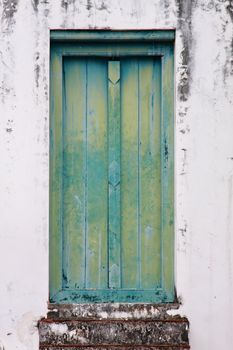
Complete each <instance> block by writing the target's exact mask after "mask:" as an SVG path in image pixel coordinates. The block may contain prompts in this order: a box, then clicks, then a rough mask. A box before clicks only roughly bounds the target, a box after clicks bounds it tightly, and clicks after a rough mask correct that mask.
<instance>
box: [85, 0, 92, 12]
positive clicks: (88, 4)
mask: <svg viewBox="0 0 233 350" xmlns="http://www.w3.org/2000/svg"><path fill="white" fill-rule="evenodd" d="M86 7H87V10H88V11H90V10H91V9H92V7H93V4H92V2H91V0H87V6H86Z"/></svg>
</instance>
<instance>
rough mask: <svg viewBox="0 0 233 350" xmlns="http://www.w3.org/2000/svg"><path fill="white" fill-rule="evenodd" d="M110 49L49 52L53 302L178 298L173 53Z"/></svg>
mask: <svg viewBox="0 0 233 350" xmlns="http://www.w3.org/2000/svg"><path fill="white" fill-rule="evenodd" d="M93 45H94V44H92V46H93ZM111 45H112V46H111V47H110V48H109V47H108V54H107V55H106V54H104V53H103V54H102V55H99V56H97V55H95V57H93V56H94V55H93V56H92V55H88V56H87V54H86V55H78V54H74V51H75V50H78V49H79V47H78V45H77V44H76V45H75V44H74V43H72V45H70V46H69V47H68V48H67V46H66V45H65V44H61V43H59V45H58V46H55V49H52V56H51V152H50V153H51V158H50V159H51V162H50V164H51V166H50V169H51V172H50V179H51V183H50V300H51V301H52V302H61V303H62V302H63V303H69V302H112V301H121V302H143V301H144V302H162V301H173V299H174V281H173V153H172V149H173V148H172V147H173V136H172V135H173V131H172V130H173V125H172V110H173V51H172V50H171V45H169V46H168V48H169V50H167V51H166V50H165V49H167V47H165V48H163V49H164V51H166V55H165V54H164V55H163V56H162V55H156V54H155V55H151V56H149V55H146V54H144V55H142V54H140V55H135V54H132V55H116V54H114V55H112V56H111V57H109V52H110V53H111V52H112V53H113V52H114V49H115V46H114V44H111ZM123 48H124V47H123ZM94 49H96V48H94ZM133 49H134V50H135V47H133ZM65 50H66V51H65ZM72 50H73V51H72ZM90 50H91V45H90ZM118 50H119V48H118ZM128 50H129V52H130V50H131V46H130V44H128ZM64 52H72V55H71V54H69V55H68V54H64ZM80 52H82V50H81V51H80ZM84 53H85V49H84ZM117 56H118V57H117Z"/></svg>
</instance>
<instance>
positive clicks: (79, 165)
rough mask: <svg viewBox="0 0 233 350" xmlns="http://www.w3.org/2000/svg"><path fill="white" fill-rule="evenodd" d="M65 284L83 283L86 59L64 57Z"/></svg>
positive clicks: (73, 286) (77, 286)
mask: <svg viewBox="0 0 233 350" xmlns="http://www.w3.org/2000/svg"><path fill="white" fill-rule="evenodd" d="M63 71H64V73H63V81H64V83H63V85H64V92H63V101H64V115H63V135H64V136H63V235H64V239H63V245H64V246H63V279H64V281H63V285H64V287H69V288H83V287H84V269H85V249H84V248H85V181H84V179H85V152H86V150H85V147H86V143H85V132H86V131H85V127H86V61H85V59H77V58H66V59H64V70H63Z"/></svg>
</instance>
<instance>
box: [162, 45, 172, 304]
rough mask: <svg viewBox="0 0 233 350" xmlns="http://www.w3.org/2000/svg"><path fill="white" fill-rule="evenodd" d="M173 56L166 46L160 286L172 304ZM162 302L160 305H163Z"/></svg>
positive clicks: (163, 77) (163, 73)
mask: <svg viewBox="0 0 233 350" xmlns="http://www.w3.org/2000/svg"><path fill="white" fill-rule="evenodd" d="M173 79H174V52H173V46H167V48H166V50H165V54H164V56H163V58H162V128H161V137H162V139H161V162H162V164H161V165H162V172H161V173H162V199H161V206H162V286H163V289H164V291H165V298H166V300H169V301H170V300H174V117H173V113H174V112H173V106H174V80H173ZM166 300H164V301H166Z"/></svg>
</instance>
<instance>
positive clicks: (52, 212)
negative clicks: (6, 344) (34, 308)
mask: <svg viewBox="0 0 233 350" xmlns="http://www.w3.org/2000/svg"><path fill="white" fill-rule="evenodd" d="M50 74H51V75H50V82H51V85H50V86H51V87H50V96H51V100H50V116H51V120H50V206H49V230H50V240H49V262H50V264H49V290H50V300H52V301H54V298H55V295H56V293H58V291H59V290H61V288H62V56H61V55H59V54H58V53H57V52H56V51H55V50H52V51H51V73H50Z"/></svg>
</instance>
